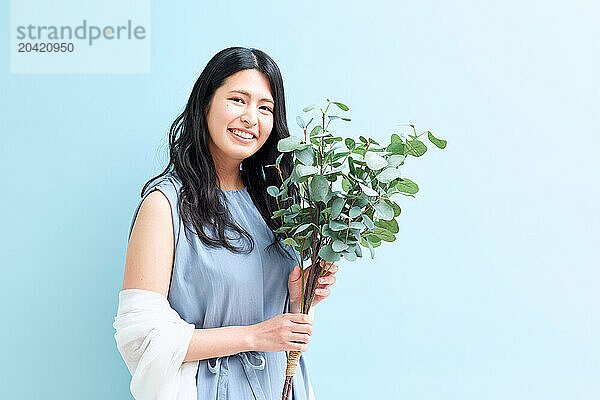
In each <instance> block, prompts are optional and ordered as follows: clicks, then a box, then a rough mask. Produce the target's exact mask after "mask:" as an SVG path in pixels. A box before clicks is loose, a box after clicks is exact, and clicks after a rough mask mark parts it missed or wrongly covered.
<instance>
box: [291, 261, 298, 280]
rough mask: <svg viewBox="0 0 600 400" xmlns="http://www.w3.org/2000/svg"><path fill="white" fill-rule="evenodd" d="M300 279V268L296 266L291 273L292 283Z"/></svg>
mask: <svg viewBox="0 0 600 400" xmlns="http://www.w3.org/2000/svg"><path fill="white" fill-rule="evenodd" d="M298 279H300V266H299V265H296V266H295V267H294V269H293V270H292V272H290V282H294V281H297V280H298Z"/></svg>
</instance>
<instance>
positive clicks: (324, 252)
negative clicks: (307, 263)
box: [319, 244, 340, 262]
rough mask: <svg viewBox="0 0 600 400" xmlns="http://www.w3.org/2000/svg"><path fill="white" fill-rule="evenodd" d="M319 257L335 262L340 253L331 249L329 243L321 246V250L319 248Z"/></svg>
mask: <svg viewBox="0 0 600 400" xmlns="http://www.w3.org/2000/svg"><path fill="white" fill-rule="evenodd" d="M319 257H321V258H322V259H323V260H325V261H329V262H336V261H338V260H339V259H340V255H339V254H338V253H336V252H335V251H333V249H332V248H331V244H328V245H326V246H323V247H321V250H319Z"/></svg>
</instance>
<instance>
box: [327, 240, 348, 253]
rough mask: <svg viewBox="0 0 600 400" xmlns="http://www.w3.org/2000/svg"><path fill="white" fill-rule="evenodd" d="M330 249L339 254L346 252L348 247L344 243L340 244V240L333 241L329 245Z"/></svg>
mask: <svg viewBox="0 0 600 400" xmlns="http://www.w3.org/2000/svg"><path fill="white" fill-rule="evenodd" d="M331 248H332V249H333V251H335V252H336V253H339V252H341V251H344V250H346V249H347V248H348V245H347V244H346V243H344V242H342V241H341V240H334V241H333V244H332V245H331Z"/></svg>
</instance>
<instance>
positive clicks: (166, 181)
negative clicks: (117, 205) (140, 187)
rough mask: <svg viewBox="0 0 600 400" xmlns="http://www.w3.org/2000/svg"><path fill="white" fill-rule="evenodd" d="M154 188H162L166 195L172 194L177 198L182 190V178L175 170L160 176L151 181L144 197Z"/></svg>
mask: <svg viewBox="0 0 600 400" xmlns="http://www.w3.org/2000/svg"><path fill="white" fill-rule="evenodd" d="M154 189H160V190H161V191H162V192H164V193H165V195H171V196H174V197H175V198H176V197H178V196H179V193H180V190H181V179H180V178H179V176H177V174H176V173H174V172H169V173H167V174H165V175H161V176H158V177H156V178H154V179H152V180H151V181H150V182H149V184H148V186H147V187H146V189H145V190H144V193H143V194H142V197H144V196H146V195H147V194H148V193H150V192H151V191H152V190H154ZM168 197H169V196H168Z"/></svg>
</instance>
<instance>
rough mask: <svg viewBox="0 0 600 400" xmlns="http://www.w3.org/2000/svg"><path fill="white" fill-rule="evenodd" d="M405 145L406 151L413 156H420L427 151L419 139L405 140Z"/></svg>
mask: <svg viewBox="0 0 600 400" xmlns="http://www.w3.org/2000/svg"><path fill="white" fill-rule="evenodd" d="M406 147H407V149H408V150H407V152H406V153H407V154H410V155H411V156H413V157H421V156H422V155H423V154H425V152H426V151H427V146H425V143H423V142H421V141H420V140H419V139H413V140H407V141H406Z"/></svg>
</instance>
